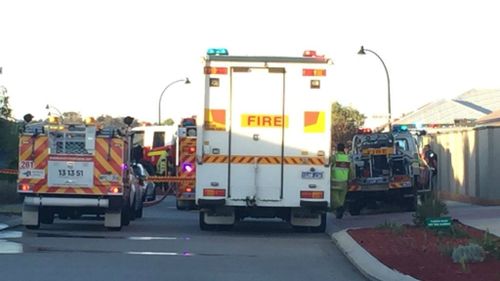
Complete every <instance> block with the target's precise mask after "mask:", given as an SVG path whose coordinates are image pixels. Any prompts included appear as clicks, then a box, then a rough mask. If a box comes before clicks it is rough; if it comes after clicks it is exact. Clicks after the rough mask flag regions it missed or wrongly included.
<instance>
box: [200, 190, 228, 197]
mask: <svg viewBox="0 0 500 281" xmlns="http://www.w3.org/2000/svg"><path fill="white" fill-rule="evenodd" d="M203 196H226V190H225V189H220V188H205V189H203Z"/></svg>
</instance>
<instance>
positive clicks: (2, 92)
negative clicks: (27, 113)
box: [0, 86, 12, 119]
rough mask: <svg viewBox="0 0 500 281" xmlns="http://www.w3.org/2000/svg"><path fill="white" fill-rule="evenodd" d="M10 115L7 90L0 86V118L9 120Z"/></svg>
mask: <svg viewBox="0 0 500 281" xmlns="http://www.w3.org/2000/svg"><path fill="white" fill-rule="evenodd" d="M11 114H12V109H10V106H9V97H8V96H7V88H5V87H4V86H0V117H2V118H5V119H9V118H10V117H11Z"/></svg>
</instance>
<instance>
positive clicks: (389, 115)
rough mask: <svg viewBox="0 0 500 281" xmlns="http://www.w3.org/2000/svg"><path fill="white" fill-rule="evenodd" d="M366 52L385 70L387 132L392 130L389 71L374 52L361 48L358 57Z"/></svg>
mask: <svg viewBox="0 0 500 281" xmlns="http://www.w3.org/2000/svg"><path fill="white" fill-rule="evenodd" d="M366 52H369V53H372V54H374V55H375V56H376V57H377V58H378V59H379V60H380V62H381V63H382V65H383V66H384V70H385V75H386V76H387V111H388V118H387V124H388V125H389V132H390V131H391V130H392V128H391V127H392V120H391V119H392V116H391V80H390V79H389V71H388V70H387V66H386V65H385V62H384V60H383V59H382V58H381V57H380V56H379V55H378V54H377V53H375V52H374V51H372V50H369V49H365V48H364V47H363V46H361V48H360V49H359V51H358V55H366Z"/></svg>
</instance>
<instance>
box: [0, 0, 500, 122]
mask: <svg viewBox="0 0 500 281" xmlns="http://www.w3.org/2000/svg"><path fill="white" fill-rule="evenodd" d="M495 2H496V1H493V0H492V1H486V0H474V1H472V0H471V1H449V0H441V1H435V0H434V1H431V0H420V1H407V0H377V1H373V0H372V1H370V0H358V1H355V0H353V1H339V0H329V1H328V0H325V1H322V0H308V1H294V0H288V1H286V0H283V1H282V0H254V1H235V0H233V1H231V0H218V1H201V0H182V1H152V0H141V1H130V0H120V1H115V0H86V1H70V0H64V1H63V0H44V1H35V0H16V1H8V0H0V67H2V70H3V71H2V72H3V73H2V74H0V86H1V85H3V86H5V88H7V90H8V92H7V95H8V96H9V103H10V107H11V109H12V110H13V117H15V118H19V119H21V118H22V116H23V115H24V114H26V113H31V114H33V115H34V116H35V118H40V119H42V118H45V117H46V116H47V114H48V111H49V110H47V109H46V108H45V107H46V105H47V104H48V105H50V107H51V108H52V109H51V111H54V109H53V108H56V109H57V110H59V111H61V112H68V111H75V112H79V113H80V114H82V115H83V116H100V115H103V114H105V115H111V116H115V117H116V116H126V115H130V116H133V117H135V118H137V119H139V120H141V121H149V122H156V121H157V119H158V106H159V97H160V95H161V93H162V91H163V90H164V89H165V87H166V86H167V85H169V84H170V83H171V82H173V81H176V80H179V79H183V78H185V77H188V78H189V79H190V81H191V84H183V83H175V84H173V85H171V86H170V87H169V88H168V89H167V90H166V91H165V93H164V95H163V99H162V103H161V114H162V119H166V118H173V119H174V120H176V121H177V120H178V119H179V118H181V117H182V116H191V115H193V114H196V112H199V111H200V110H201V109H202V107H203V104H202V97H203V84H204V75H203V73H202V71H203V65H202V57H203V56H204V55H205V53H206V50H207V49H208V48H227V49H228V51H229V53H230V54H231V55H249V56H252V55H262V56H274V55H275V56H301V55H302V53H303V51H304V50H316V51H317V52H318V53H320V54H324V55H325V56H327V57H329V58H331V59H332V60H333V62H334V65H333V67H332V68H331V71H330V72H328V73H327V75H328V76H329V79H331V83H332V84H331V91H332V93H331V95H332V101H338V102H340V103H341V104H342V105H345V106H352V107H354V108H356V109H358V110H359V111H360V112H361V113H363V114H365V115H366V116H367V117H369V118H370V120H371V121H369V122H368V124H373V123H374V122H375V123H376V122H377V121H378V122H380V121H381V120H385V118H386V116H387V112H388V110H387V103H388V102H387V97H388V89H387V76H386V73H385V71H384V68H383V65H382V63H381V61H380V60H379V59H378V58H377V57H376V56H375V55H373V54H371V53H367V54H366V55H365V56H361V55H357V52H358V50H359V49H360V46H361V45H363V46H364V47H365V48H366V49H369V50H372V51H374V52H376V53H377V54H378V55H379V56H380V57H381V58H382V60H383V61H384V63H385V64H386V66H387V69H388V73H389V77H390V92H391V105H392V115H393V117H395V118H397V117H399V116H401V115H402V114H405V113H408V112H411V111H413V110H416V109H418V108H419V107H421V106H423V105H425V104H426V103H429V102H432V101H437V100H439V99H450V98H454V97H456V96H458V95H460V94H462V93H464V92H466V91H468V90H471V89H497V88H500V79H499V77H500V76H499V73H500V35H499V32H498V30H499V28H500V17H499V16H498V4H496V3H495Z"/></svg>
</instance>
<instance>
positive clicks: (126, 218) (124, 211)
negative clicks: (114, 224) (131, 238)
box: [121, 204, 133, 226]
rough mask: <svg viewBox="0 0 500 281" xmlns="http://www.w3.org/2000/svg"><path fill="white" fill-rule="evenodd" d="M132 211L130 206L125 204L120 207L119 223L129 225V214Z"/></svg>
mask: <svg viewBox="0 0 500 281" xmlns="http://www.w3.org/2000/svg"><path fill="white" fill-rule="evenodd" d="M132 212H133V211H132V210H131V208H130V206H128V205H126V204H125V206H123V207H122V211H121V217H122V218H121V221H122V223H121V225H122V226H123V225H129V224H130V215H131V213H132Z"/></svg>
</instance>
